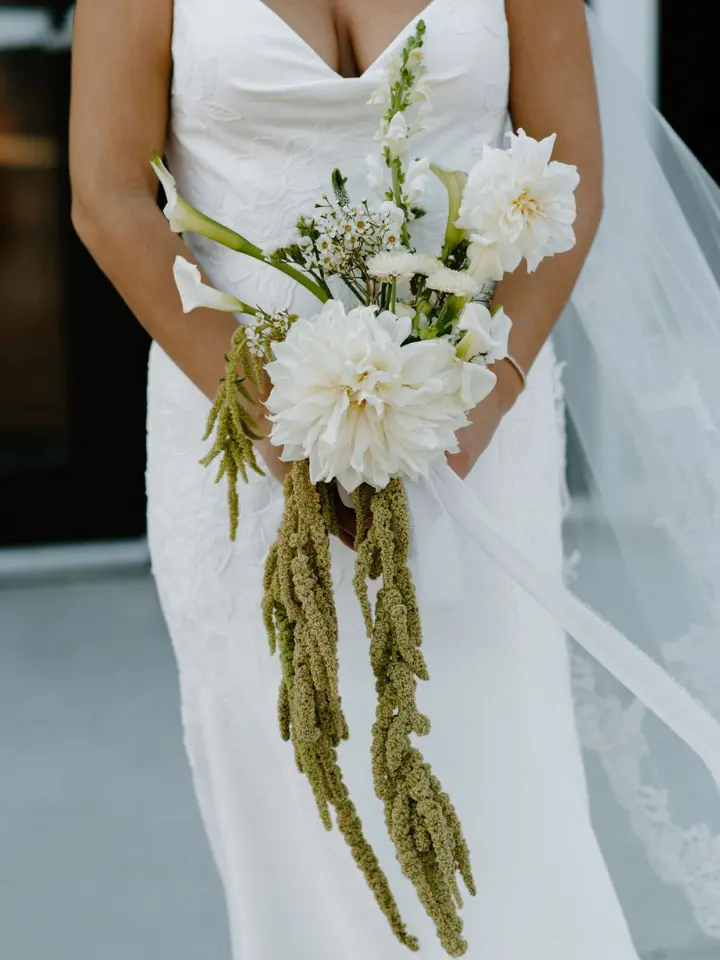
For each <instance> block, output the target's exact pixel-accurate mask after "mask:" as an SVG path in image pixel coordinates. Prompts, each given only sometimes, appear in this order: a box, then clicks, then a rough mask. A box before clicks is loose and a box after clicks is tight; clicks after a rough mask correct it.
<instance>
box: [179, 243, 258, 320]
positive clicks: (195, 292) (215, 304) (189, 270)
mask: <svg viewBox="0 0 720 960" xmlns="http://www.w3.org/2000/svg"><path fill="white" fill-rule="evenodd" d="M173 276H174V277H175V284H176V286H177V289H178V293H179V294H180V300H181V302H182V308H183V312H184V313H190V312H191V311H192V310H196V309H197V308H198V307H208V308H209V309H210V310H222V311H223V312H224V313H242V311H243V310H244V304H243V303H241V302H240V300H238V299H237V298H236V297H233V296H231V294H229V293H222V292H221V291H220V290H216V289H215V288H214V287H210V286H208V285H207V284H206V283H203V282H202V278H201V276H200V269H199V267H197V266H196V265H195V264H194V263H190V261H189V260H186V259H185V258H184V257H180V256H178V257H176V258H175V263H174V265H173Z"/></svg>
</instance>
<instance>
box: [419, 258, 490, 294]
mask: <svg viewBox="0 0 720 960" xmlns="http://www.w3.org/2000/svg"><path fill="white" fill-rule="evenodd" d="M425 283H426V284H427V286H428V287H429V288H430V289H431V290H439V291H440V292H441V293H452V294H454V295H455V296H458V297H474V296H475V294H476V293H479V292H480V290H481V287H482V285H481V284H480V283H478V282H477V280H475V279H474V278H473V277H471V276H470V274H469V273H465V272H464V271H461V270H451V269H450V267H445V266H443V265H442V264H438V266H437V268H436V269H435V270H433V272H432V273H431V274H430V275H429V276H428V278H427V280H426V281H425Z"/></svg>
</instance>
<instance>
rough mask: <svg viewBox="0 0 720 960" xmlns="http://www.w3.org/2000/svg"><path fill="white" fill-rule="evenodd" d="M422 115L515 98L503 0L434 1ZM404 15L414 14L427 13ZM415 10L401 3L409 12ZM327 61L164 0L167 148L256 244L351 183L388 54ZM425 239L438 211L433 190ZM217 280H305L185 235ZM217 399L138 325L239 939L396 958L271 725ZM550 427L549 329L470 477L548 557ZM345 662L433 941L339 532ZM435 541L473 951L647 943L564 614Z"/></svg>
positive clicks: (357, 764)
mask: <svg viewBox="0 0 720 960" xmlns="http://www.w3.org/2000/svg"><path fill="white" fill-rule="evenodd" d="M423 17H424V19H425V21H426V24H427V36H426V47H425V53H426V61H427V64H428V67H429V69H430V71H431V73H432V74H433V76H434V78H435V81H436V83H435V89H434V99H433V107H434V122H433V124H432V126H431V129H430V130H429V131H428V132H426V133H424V134H422V135H420V136H419V137H418V138H417V141H416V142H415V149H416V151H417V154H418V155H424V156H431V157H432V158H433V159H434V160H436V161H437V162H439V163H440V164H442V165H443V166H445V167H450V168H464V169H468V168H469V167H470V165H471V164H472V163H473V162H474V161H475V160H476V159H477V158H478V156H479V154H480V152H481V150H482V147H483V145H484V144H499V143H500V142H501V141H502V138H503V135H504V132H505V130H506V123H507V100H508V76H509V47H508V30H507V22H506V19H505V11H504V4H503V0H434V2H432V3H431V4H430V5H429V6H428V7H427V8H426V10H425V11H424V14H423ZM417 19H419V18H416V20H417ZM416 20H415V21H413V22H412V23H411V24H410V25H409V29H412V28H414V26H415V24H416ZM407 33H408V31H405V32H403V34H402V35H401V36H399V37H397V38H396V39H395V40H394V41H393V42H392V43H391V44H390V45H389V46H388V48H387V50H386V51H385V53H384V54H383V55H382V56H381V57H379V58H378V59H377V61H376V62H375V63H373V64H372V66H370V67H369V69H368V70H367V71H366V72H365V73H364V74H363V75H362V76H361V77H360V78H354V79H347V78H342V77H340V76H338V75H337V74H336V73H335V72H334V71H333V70H332V69H331V68H330V67H329V66H328V65H327V64H326V63H325V62H324V61H323V60H322V59H321V58H320V57H319V55H318V54H317V53H316V52H314V51H313V49H312V48H311V47H310V46H309V45H308V44H307V43H306V42H305V41H303V40H302V39H301V38H300V37H299V36H298V35H297V34H296V33H295V32H294V31H293V30H291V29H290V28H289V26H288V25H287V24H285V23H284V22H283V20H282V19H280V17H278V16H277V15H276V14H275V13H273V12H272V11H271V10H270V9H269V8H268V7H266V6H265V5H263V3H262V2H261V0H203V2H202V3H201V2H200V0H175V23H174V36H173V57H174V76H173V88H172V117H171V131H170V134H171V135H170V141H169V146H168V151H167V154H168V159H169V163H170V166H171V169H172V171H173V173H174V175H175V176H176V178H177V180H178V184H179V188H180V191H181V193H182V194H183V195H184V196H185V197H187V199H188V200H189V201H190V202H191V203H193V204H194V205H196V206H197V207H199V208H200V209H202V210H203V211H204V212H205V213H207V214H209V215H210V216H211V217H214V218H217V219H220V220H222V221H224V222H226V223H228V224H229V225H230V226H232V227H234V228H236V229H238V230H239V231H241V232H242V233H243V234H244V235H246V236H247V237H249V238H250V239H252V240H253V241H254V242H256V243H258V244H260V245H262V246H264V247H268V246H271V245H272V244H273V243H277V242H278V241H279V240H280V239H282V238H283V237H285V236H286V235H287V233H288V231H289V230H290V228H291V227H292V225H293V223H294V221H295V220H296V218H297V216H298V214H300V213H301V212H302V211H303V210H305V209H308V207H309V206H311V205H312V202H313V201H314V199H315V198H317V197H318V196H319V194H321V193H322V192H324V191H326V190H328V189H329V186H330V185H329V176H330V172H331V171H332V169H333V167H335V166H340V167H341V169H342V171H343V173H344V174H345V175H346V176H348V177H349V178H350V179H349V186H350V188H351V189H352V190H353V192H354V194H355V196H356V197H362V196H364V195H365V194H366V192H367V187H366V183H365V156H366V154H367V153H368V152H370V150H372V149H373V146H374V144H373V142H372V137H373V135H374V133H375V130H376V128H377V126H378V120H379V117H378V108H376V107H371V106H368V105H367V100H368V98H369V96H370V93H371V92H372V90H373V89H374V88H375V87H376V86H377V85H378V84H379V83H380V82H381V81H382V76H383V74H382V62H383V60H384V59H385V55H386V54H388V53H389V52H391V51H393V50H396V49H399V47H400V46H401V44H402V42H403V40H404V38H405V36H407ZM427 203H428V206H429V213H428V217H427V218H426V220H425V221H423V229H424V231H425V235H426V242H431V241H433V240H435V241H436V240H437V239H438V238H439V236H440V233H439V231H440V229H441V227H442V224H443V221H444V216H445V208H444V199H443V196H442V193H441V191H440V190H438V192H437V193H435V192H432V191H431V193H430V195H429V199H428V201H427ZM190 240H191V242H192V245H193V249H194V251H195V253H196V255H197V256H198V257H199V259H200V261H201V262H202V264H203V266H204V268H205V269H206V271H207V273H208V275H209V276H210V278H211V280H212V282H213V283H214V284H215V285H216V286H218V287H220V288H222V289H225V290H231V291H233V292H235V293H237V294H238V295H239V296H241V297H242V298H243V299H244V300H246V301H249V302H257V303H260V304H262V305H263V306H264V307H266V308H269V309H272V308H275V307H279V306H286V305H288V304H292V306H293V309H295V310H297V311H302V310H303V309H309V308H310V306H311V303H310V300H309V299H308V297H307V295H306V294H305V293H304V291H300V290H299V289H298V288H297V287H295V286H294V285H293V283H292V282H291V281H287V282H286V280H285V278H283V277H280V276H279V274H277V273H275V272H273V271H272V270H271V269H270V268H267V267H265V266H264V265H262V264H258V263H257V262H256V261H253V260H250V259H248V258H243V257H242V256H240V255H239V254H234V253H232V252H230V251H228V250H226V249H225V248H221V247H219V246H213V245H211V244H210V243H208V242H206V241H203V240H201V239H199V238H197V237H191V238H190ZM208 408H209V404H208V401H207V399H206V398H205V397H204V396H203V395H202V394H201V393H200V392H199V390H198V389H197V388H196V387H195V386H194V385H193V384H192V383H191V382H190V380H189V379H188V378H187V377H186V376H185V375H184V374H183V373H182V371H181V370H179V369H178V367H177V366H176V365H175V364H174V363H173V362H172V361H171V360H170V359H169V358H168V357H167V355H166V354H165V353H164V352H163V351H162V349H161V348H160V347H159V346H158V344H157V343H154V344H153V346H152V349H151V356H150V368H149V412H148V468H147V490H148V521H149V540H150V548H151V554H152V566H153V572H154V575H155V578H156V581H157V585H158V589H159V594H160V598H161V602H162V606H163V610H164V613H165V617H166V619H167V622H168V625H169V628H170V632H171V635H172V640H173V644H174V648H175V652H176V655H177V660H178V664H179V670H180V684H181V692H182V711H183V721H184V730H185V742H186V746H187V751H188V754H189V758H190V763H191V765H192V771H193V775H194V783H195V788H196V791H197V796H198V800H199V804H200V807H201V810H202V815H203V818H204V822H205V825H206V828H207V832H208V836H209V839H210V843H211V845H212V849H213V852H214V856H215V859H216V862H217V866H218V869H219V871H220V874H221V876H222V880H223V884H224V889H225V893H226V897H227V906H228V912H229V917H230V925H231V932H232V944H233V956H234V957H235V958H236V960H281V958H284V957H289V956H292V957H293V958H294V960H370V958H372V960H392V958H401V957H407V956H408V951H407V950H406V949H405V948H404V947H402V946H401V945H400V944H399V943H398V942H397V941H396V940H395V939H394V937H393V936H392V934H391V932H390V930H389V928H388V926H387V923H386V921H385V919H384V917H383V916H382V914H381V913H380V911H379V910H378V908H377V906H376V904H375V902H374V900H373V897H372V895H371V893H370V891H369V890H368V888H367V887H366V884H365V881H364V879H363V877H362V875H361V874H360V872H359V871H358V869H357V867H356V866H355V864H354V862H353V860H352V857H351V855H350V852H349V850H348V848H347V847H346V846H345V844H344V842H343V839H342V837H341V835H340V834H339V833H338V832H337V831H336V830H334V831H333V832H331V833H326V832H325V831H324V829H323V827H322V825H321V823H320V820H319V818H318V815H317V810H316V807H315V803H314V801H313V797H312V795H311V792H310V789H309V786H308V784H307V782H306V781H305V779H304V778H303V777H301V776H300V775H299V774H298V772H297V770H296V769H295V764H294V762H293V756H292V748H291V747H290V746H289V745H288V744H286V743H283V741H282V740H281V738H280V735H279V732H278V730H277V724H276V715H275V704H276V696H277V687H278V683H279V677H280V666H279V663H278V661H277V660H276V659H274V658H271V656H270V654H269V650H268V645H267V640H266V636H265V632H264V628H263V625H262V620H261V616H260V600H261V594H262V574H263V562H264V559H265V555H266V552H267V549H268V546H269V544H270V543H271V541H272V539H273V537H274V534H275V531H276V528H277V526H278V523H279V520H280V516H281V507H282V504H281V490H280V487H279V486H278V485H277V483H276V482H275V481H274V480H272V479H271V478H262V477H257V476H253V477H252V480H251V482H250V484H249V485H247V486H243V487H242V489H241V491H240V495H241V510H242V517H241V523H240V529H239V534H238V538H237V541H236V542H235V543H231V542H230V540H229V537H228V521H227V503H226V494H225V488H224V485H223V484H220V485H216V484H215V483H214V476H215V470H214V469H212V470H207V469H206V468H204V467H203V466H201V465H200V463H199V460H200V458H201V457H202V456H203V454H204V453H205V452H206V450H207V445H205V444H203V443H201V436H202V434H203V430H204V427H205V421H206V416H207V413H208ZM563 472H564V430H563V423H562V400H561V395H560V390H559V378H558V369H557V363H556V361H555V358H554V355H553V352H552V349H551V347H550V345H548V346H546V347H545V348H544V349H543V351H542V353H541V355H540V357H539V358H538V360H537V362H536V364H535V366H534V367H533V370H532V372H531V374H530V377H529V383H528V389H527V391H526V393H525V394H524V395H523V396H522V397H521V398H520V400H519V401H518V403H517V405H516V406H515V408H514V409H513V411H512V412H511V414H510V415H509V416H508V417H507V418H506V420H505V421H504V422H503V424H502V426H501V428H500V430H499V432H498V434H497V437H496V438H495V440H494V441H493V443H492V445H491V447H490V448H489V449H488V451H487V452H486V453H485V454H484V455H483V456H482V458H481V459H480V461H479V462H478V464H477V466H476V467H475V469H474V470H473V472H472V473H471V475H470V477H469V478H468V479H467V481H466V482H467V483H468V484H470V485H471V487H472V488H473V490H474V491H475V492H476V493H477V494H478V496H479V497H480V498H481V500H482V501H483V502H484V504H485V505H486V506H487V507H488V508H490V510H491V511H492V513H493V515H494V517H495V520H496V522H497V526H498V527H499V528H500V529H502V530H503V532H504V534H505V536H506V537H507V538H508V539H509V540H510V541H511V542H513V543H514V544H515V545H517V546H518V547H520V548H521V549H522V550H523V551H524V552H525V554H526V555H528V556H529V557H530V558H531V559H533V560H535V562H536V563H537V564H539V565H540V566H542V567H543V568H544V569H546V570H550V571H553V572H555V573H557V574H558V575H560V572H561V567H562V545H561V532H560V531H561V520H562V511H563V502H564V501H563ZM333 550H334V557H333V559H334V563H335V570H336V584H337V596H338V613H339V617H340V623H341V637H340V671H341V672H340V682H341V693H342V696H343V704H344V708H345V711H346V714H347V717H348V722H349V726H350V734H351V736H350V740H349V742H347V743H346V744H343V746H342V747H341V748H340V762H341V765H342V766H343V769H344V771H345V773H346V777H347V781H348V785H349V787H350V791H351V794H352V796H353V797H354V799H355V801H356V804H357V806H358V809H359V812H360V815H361V817H362V819H363V823H364V826H365V829H366V832H367V835H368V838H369V839H370V841H371V842H372V844H373V846H374V848H375V850H376V852H377V853H378V856H379V858H380V861H381V863H382V866H383V867H384V869H385V871H386V873H387V875H388V877H389V880H390V885H391V887H392V889H393V892H394V893H395V895H396V897H397V899H398V902H399V904H400V908H401V912H402V914H403V917H404V919H405V920H406V922H407V925H408V928H409V930H410V931H411V932H412V933H414V934H416V935H417V936H419V938H420V942H421V953H420V956H422V957H427V958H428V960H429V958H441V957H444V956H445V954H444V952H443V951H442V949H441V948H440V945H439V943H438V941H437V940H436V938H435V934H434V930H433V927H432V924H431V923H430V921H429V920H428V919H427V917H426V916H425V914H424V911H423V910H422V908H421V906H420V904H419V902H418V901H417V899H416V895H415V892H414V890H413V888H412V886H411V885H410V883H409V882H408V881H407V880H406V879H405V878H404V877H403V876H402V875H401V872H400V868H399V866H398V864H397V862H396V860H395V857H394V851H393V848H392V845H391V842H390V840H389V839H388V837H387V833H386V828H385V824H384V818H383V809H382V804H381V802H380V801H379V800H377V799H376V798H375V796H374V794H373V791H372V778H371V771H370V750H369V748H370V730H371V725H372V722H373V714H374V706H375V695H374V686H373V677H372V674H371V670H370V665H369V657H368V643H367V640H366V638H365V633H364V630H363V627H362V623H361V620H360V615H359V611H358V609H357V603H356V600H355V597H354V594H353V590H352V584H351V579H352V567H353V560H354V557H353V555H352V554H351V553H350V551H348V550H347V549H346V548H344V547H343V546H342V545H341V544H340V543H339V542H337V543H335V544H334V546H333ZM457 551H458V552H457V553H455V555H453V556H446V557H443V556H438V557H436V558H435V561H436V563H437V564H438V565H439V566H442V567H444V568H446V567H450V569H452V570H453V571H456V573H457V576H458V577H460V578H461V589H462V594H463V596H464V600H463V602H461V603H459V604H456V605H455V606H454V607H452V608H450V607H448V606H441V605H437V604H435V603H426V604H425V607H424V609H423V616H424V631H425V648H424V649H425V656H426V658H427V661H428V665H429V669H430V674H431V680H430V681H429V682H428V683H427V684H424V685H422V686H421V688H420V690H419V702H420V706H421V709H423V711H425V712H427V713H428V714H429V716H430V717H431V719H432V722H433V730H432V733H431V734H430V736H429V737H427V738H426V739H424V740H423V741H422V743H421V747H422V749H423V751H424V753H425V755H426V757H427V759H428V760H430V761H431V762H432V764H433V768H434V770H435V772H436V773H437V775H438V776H439V777H440V779H441V780H442V783H443V785H444V787H445V789H446V790H448V792H449V793H450V795H451V797H452V799H453V801H454V803H455V805H456V807H457V810H458V812H459V814H460V817H461V820H462V822H463V824H464V828H465V832H466V836H467V839H468V843H469V846H470V850H471V854H472V858H473V867H474V872H475V877H476V881H477V885H478V893H477V896H476V897H475V898H470V897H468V898H466V906H465V908H464V910H463V917H464V920H465V934H466V936H467V939H468V941H469V944H470V946H469V949H468V953H467V956H468V957H469V958H471V960H637V953H636V951H635V949H634V947H633V944H632V941H631V937H630V934H629V932H628V928H627V925H626V922H625V919H624V917H623V914H622V911H621V909H620V906H619V904H618V901H617V899H616V895H615V891H614V889H613V886H612V883H611V881H610V879H609V876H608V872H607V869H606V865H605V862H604V860H603V857H602V855H601V853H600V850H599V848H598V843H597V841H596V837H595V834H594V832H593V828H592V826H591V822H590V813H589V806H588V796H587V790H586V785H585V779H584V771H583V764H582V760H581V752H580V747H579V743H578V737H577V733H576V727H575V719H574V713H573V701H572V695H571V685H570V679H569V666H568V652H567V646H566V639H565V636H564V634H563V632H562V631H561V630H560V628H559V627H558V626H557V625H556V624H555V623H554V621H553V620H552V619H551V618H550V617H549V616H548V615H547V614H545V613H544V612H543V611H541V609H540V608H539V607H538V606H537V605H536V604H535V603H534V601H532V600H531V599H530V598H529V597H528V596H526V595H525V594H524V593H523V591H522V590H521V588H520V587H519V586H517V585H516V584H514V583H513V582H511V581H510V580H509V579H508V578H507V577H506V576H505V575H504V574H503V573H502V572H501V571H500V570H499V568H498V567H497V566H495V565H494V564H493V563H492V562H491V561H489V560H488V559H487V558H486V557H485V556H484V555H483V554H481V553H480V552H479V551H477V549H476V548H475V547H474V546H473V545H472V544H471V543H470V542H467V543H464V542H459V543H458V544H457Z"/></svg>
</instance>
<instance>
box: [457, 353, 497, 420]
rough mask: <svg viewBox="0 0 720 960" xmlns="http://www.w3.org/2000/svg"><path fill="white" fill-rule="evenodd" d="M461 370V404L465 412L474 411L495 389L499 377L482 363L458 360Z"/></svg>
mask: <svg viewBox="0 0 720 960" xmlns="http://www.w3.org/2000/svg"><path fill="white" fill-rule="evenodd" d="M456 364H457V366H458V367H459V368H460V390H459V397H460V403H461V404H462V406H463V408H464V409H465V410H472V408H473V407H476V406H477V405H478V404H479V403H482V401H483V400H484V399H485V397H487V396H489V395H490V394H491V393H492V391H493V390H494V389H495V384H496V383H497V377H496V376H495V374H494V373H493V372H492V370H488V368H487V367H485V366H483V365H482V364H481V363H468V362H466V361H464V360H460V359H458V360H456Z"/></svg>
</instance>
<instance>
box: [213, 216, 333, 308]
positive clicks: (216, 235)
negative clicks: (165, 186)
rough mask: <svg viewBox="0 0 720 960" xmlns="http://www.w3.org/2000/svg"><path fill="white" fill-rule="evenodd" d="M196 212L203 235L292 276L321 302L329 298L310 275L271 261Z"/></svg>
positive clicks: (215, 221)
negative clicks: (203, 228)
mask: <svg viewBox="0 0 720 960" xmlns="http://www.w3.org/2000/svg"><path fill="white" fill-rule="evenodd" d="M197 213H198V215H199V216H200V218H201V219H202V220H203V221H204V222H205V223H206V224H207V225H208V230H207V233H205V234H204V236H207V237H209V238H210V239H211V240H215V241H216V242H217V243H219V244H222V246H223V247H228V248H229V249H230V250H235V251H237V252H238V253H244V254H245V255H246V256H248V257H253V258H254V259H255V260H260V261H261V263H266V264H267V265H268V266H269V267H273V268H274V269H275V270H279V271H280V272H281V273H284V274H286V275H287V276H288V277H292V279H293V280H295V281H296V283H299V284H300V285H301V286H303V287H305V289H306V290H309V291H310V293H312V295H313V296H315V297H317V299H318V300H319V301H320V302H321V303H326V302H327V301H328V300H329V299H330V294H329V293H327V292H326V291H325V290H324V289H323V288H322V287H321V286H320V285H319V284H318V283H315V282H314V281H313V280H311V279H310V277H306V276H305V274H304V273H301V272H300V271H299V270H297V269H296V268H295V267H293V266H291V265H290V264H289V263H271V262H270V261H269V260H268V259H267V258H266V256H265V254H264V253H263V252H262V250H261V249H260V247H256V246H255V244H254V243H250V241H249V240H246V239H245V237H243V236H242V235H241V234H239V233H236V232H235V231H234V230H231V229H230V228H229V227H225V226H223V224H222V223H218V222H217V220H213V219H212V218H211V217H206V216H205V214H204V213H200V212H199V211H197Z"/></svg>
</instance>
